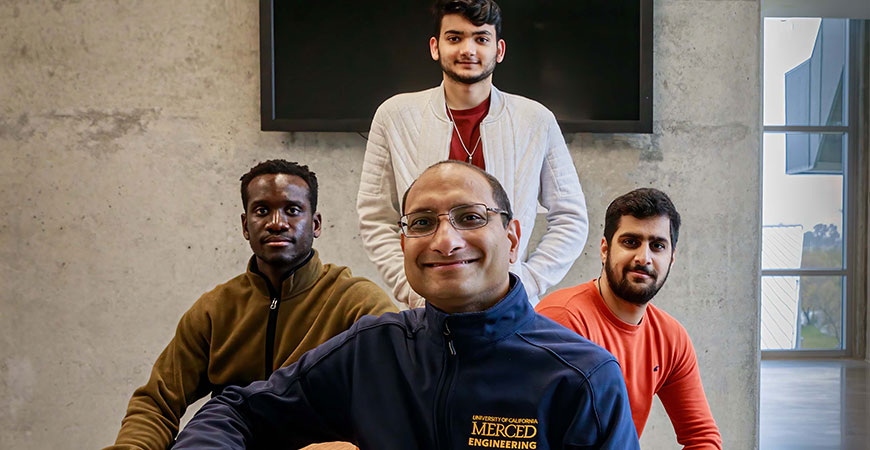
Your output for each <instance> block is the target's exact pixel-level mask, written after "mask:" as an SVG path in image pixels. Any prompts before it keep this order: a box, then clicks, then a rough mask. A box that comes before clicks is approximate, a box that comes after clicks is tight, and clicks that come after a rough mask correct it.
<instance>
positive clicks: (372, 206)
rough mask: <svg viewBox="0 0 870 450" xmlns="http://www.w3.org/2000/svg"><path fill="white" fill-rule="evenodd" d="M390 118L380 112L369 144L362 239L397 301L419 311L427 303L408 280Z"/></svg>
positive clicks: (361, 198)
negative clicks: (399, 223) (388, 124)
mask: <svg viewBox="0 0 870 450" xmlns="http://www.w3.org/2000/svg"><path fill="white" fill-rule="evenodd" d="M387 116H388V114H387V113H386V112H384V111H383V110H382V109H381V108H379V109H378V111H377V112H376V113H375V117H374V119H373V120H372V127H371V130H370V131H369V138H368V143H367V144H366V154H365V158H364V160H363V168H362V174H361V176H360V187H359V193H358V194H357V204H356V208H357V213H358V214H359V230H360V237H361V238H362V243H363V247H364V248H365V251H366V253H367V254H368V257H369V259H370V260H371V261H372V262H373V263H374V264H375V266H376V267H377V268H378V272H379V273H380V274H381V277H382V278H383V279H384V281H385V282H386V283H387V285H388V286H389V288H390V289H391V290H392V291H393V296H394V297H395V298H396V300H398V301H399V302H400V303H404V304H406V305H408V306H410V307H411V308H417V307H420V306H423V305H424V302H423V298H422V297H420V295H419V294H417V293H416V292H414V290H413V289H411V286H410V285H409V284H408V280H407V278H405V265H404V264H405V263H404V257H403V256H402V247H401V238H400V237H399V232H400V228H399V225H398V222H399V219H400V218H401V217H400V213H399V211H400V210H401V209H400V205H399V195H400V194H399V193H398V192H397V191H396V179H395V176H394V174H393V163H392V160H391V156H390V149H389V143H388V140H387V135H386V129H385V128H386V124H385V122H386V121H387Z"/></svg>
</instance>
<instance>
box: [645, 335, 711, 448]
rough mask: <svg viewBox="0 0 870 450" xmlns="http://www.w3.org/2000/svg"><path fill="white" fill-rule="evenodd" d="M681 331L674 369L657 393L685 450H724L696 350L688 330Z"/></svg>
mask: <svg viewBox="0 0 870 450" xmlns="http://www.w3.org/2000/svg"><path fill="white" fill-rule="evenodd" d="M680 330H681V333H680V335H679V336H680V338H679V346H678V347H677V354H676V357H675V362H674V366H673V369H672V371H671V373H670V375H669V376H668V379H667V380H666V381H665V384H664V386H662V388H661V389H660V390H659V391H658V396H659V399H661V401H662V405H664V407H665V411H667V413H668V417H669V418H670V419H671V424H673V426H674V431H675V432H676V434H677V442H679V443H680V445H683V446H684V447H683V448H684V449H691V450H701V449H704V450H707V449H718V450H721V449H722V436H721V435H720V434H719V428H718V427H717V426H716V421H715V420H713V414H712V413H711V412H710V405H709V404H707V396H706V395H705V394H704V386H703V385H702V384H701V374H700V371H699V370H698V359H697V357H696V355H695V349H694V347H693V346H692V341H691V340H690V339H689V335H688V333H686V331H685V329H682V328H681V329H680Z"/></svg>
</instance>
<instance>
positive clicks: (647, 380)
mask: <svg viewBox="0 0 870 450" xmlns="http://www.w3.org/2000/svg"><path fill="white" fill-rule="evenodd" d="M679 231H680V214H679V213H678V212H677V210H676V208H675V207H674V204H673V203H672V202H671V199H670V198H668V196H667V195H666V194H665V193H664V192H662V191H659V190H657V189H636V190H634V191H632V192H629V193H628V194H625V195H623V196H621V197H619V198H617V199H616V200H614V201H613V202H612V203H611V204H610V206H608V207H607V213H606V216H605V220H604V237H602V238H601V262H602V265H603V269H602V271H601V276H600V277H599V278H598V279H597V280H592V281H590V282H588V283H584V284H581V285H579V286H575V287H573V288H568V289H563V290H560V291H557V292H554V293H553V294H551V295H549V296H547V297H546V298H544V299H543V300H542V301H541V302H540V303H539V304H538V306H537V308H535V309H536V310H537V312H538V313H539V314H542V315H544V316H547V317H549V318H551V319H553V320H555V321H556V322H559V323H560V324H562V325H564V326H566V327H568V328H570V329H572V330H574V331H576V332H577V333H579V334H580V335H582V336H584V337H586V338H587V339H589V340H591V341H593V342H595V343H597V344H599V345H601V346H602V347H604V348H606V349H607V350H609V351H610V352H611V353H613V355H614V356H616V358H617V360H619V363H620V367H621V369H622V373H623V375H624V376H625V383H626V386H627V387H628V396H629V401H630V403H631V415H632V418H633V419H634V425H635V427H636V428H637V435H638V436H640V435H641V432H642V431H643V427H644V425H645V424H646V421H647V418H648V417H649V412H650V407H651V406H652V398H653V395H655V394H658V396H659V399H661V401H662V404H663V405H664V407H665V410H666V411H667V413H668V416H669V417H670V419H671V423H672V424H673V425H674V431H676V433H677V441H678V442H679V443H680V444H681V445H683V446H685V448H686V449H721V448H722V437H721V436H720V434H719V428H718V427H717V426H716V422H715V420H713V415H712V414H711V412H710V406H709V405H708V404H707V397H706V396H705V395H704V387H703V386H702V385H701V376H700V372H699V370H698V360H697V357H696V356H695V349H694V347H693V346H692V341H691V340H690V339H689V335H688V333H686V329H685V328H683V326H682V325H680V323H679V322H677V320H676V319H674V318H673V317H671V316H670V315H668V314H667V313H665V312H664V311H662V310H661V309H658V308H656V307H655V306H653V305H651V304H649V301H650V300H651V299H652V298H653V297H654V296H655V295H656V293H657V292H658V291H659V289H661V287H662V285H663V284H664V283H665V280H667V278H668V273H669V272H670V269H671V266H673V264H674V250H675V248H676V244H677V237H678V235H679Z"/></svg>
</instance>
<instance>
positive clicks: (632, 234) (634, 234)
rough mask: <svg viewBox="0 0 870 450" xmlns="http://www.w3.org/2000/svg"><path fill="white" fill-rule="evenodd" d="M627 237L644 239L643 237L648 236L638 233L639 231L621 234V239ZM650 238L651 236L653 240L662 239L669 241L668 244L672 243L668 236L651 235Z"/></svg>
mask: <svg viewBox="0 0 870 450" xmlns="http://www.w3.org/2000/svg"><path fill="white" fill-rule="evenodd" d="M626 237H629V238H633V239H643V238H645V237H646V236H644V235H642V234H638V233H622V234H620V235H619V238H620V239H621V238H626ZM650 238H651V239H652V240H653V241H656V242H659V241H662V242H667V243H668V244H670V243H671V242H670V240H669V239H668V238H667V237H664V236H650Z"/></svg>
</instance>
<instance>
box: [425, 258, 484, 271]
mask: <svg viewBox="0 0 870 450" xmlns="http://www.w3.org/2000/svg"><path fill="white" fill-rule="evenodd" d="M474 262H477V259H461V260H457V261H441V262H431V263H423V267H431V268H433V269H437V268H441V267H463V266H467V265H469V264H471V263H474Z"/></svg>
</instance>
